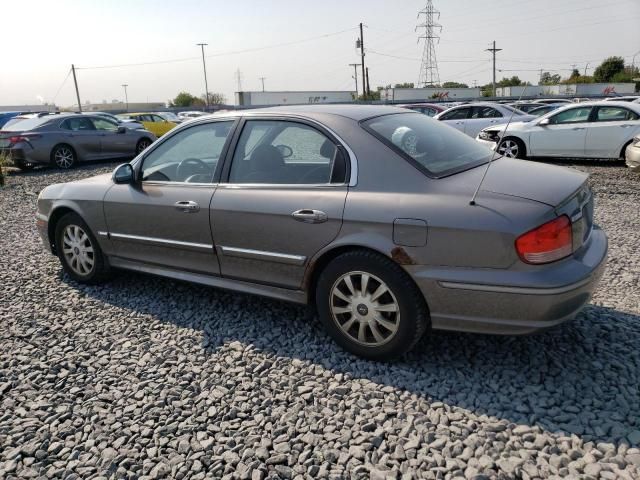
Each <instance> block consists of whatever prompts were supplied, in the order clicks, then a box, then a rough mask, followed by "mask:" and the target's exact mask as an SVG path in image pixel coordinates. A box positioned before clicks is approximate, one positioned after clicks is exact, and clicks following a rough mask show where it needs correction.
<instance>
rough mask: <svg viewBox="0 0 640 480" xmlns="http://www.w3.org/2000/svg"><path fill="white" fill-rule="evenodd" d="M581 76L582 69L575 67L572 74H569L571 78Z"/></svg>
mask: <svg viewBox="0 0 640 480" xmlns="http://www.w3.org/2000/svg"><path fill="white" fill-rule="evenodd" d="M579 76H580V70H578V69H577V68H574V69H573V70H571V75H569V79H571V78H577V77H579Z"/></svg>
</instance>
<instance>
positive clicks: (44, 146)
mask: <svg viewBox="0 0 640 480" xmlns="http://www.w3.org/2000/svg"><path fill="white" fill-rule="evenodd" d="M155 139H156V137H155V136H154V135H153V134H152V133H151V132H149V131H147V130H131V129H128V128H125V127H121V126H119V125H117V124H116V123H114V122H112V121H110V120H108V119H106V118H103V117H99V116H92V115H84V114H69V115H47V114H45V115H36V116H33V117H31V118H25V119H22V120H20V121H18V122H16V123H14V124H12V125H9V126H5V127H4V128H3V129H2V130H0V153H5V154H9V156H10V157H11V159H12V161H13V163H14V164H15V165H16V166H17V167H18V168H20V169H22V170H28V169H30V168H33V167H34V166H35V165H39V164H40V165H47V164H53V165H56V166H58V167H59V168H71V167H72V166H74V165H75V164H76V163H77V162H78V161H83V160H84V161H90V160H100V159H106V158H130V157H133V156H135V155H136V154H138V153H140V152H141V151H143V150H144V149H145V148H147V147H148V146H149V145H151V143H152V142H153V141H154V140H155Z"/></svg>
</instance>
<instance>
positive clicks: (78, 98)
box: [71, 64, 82, 113]
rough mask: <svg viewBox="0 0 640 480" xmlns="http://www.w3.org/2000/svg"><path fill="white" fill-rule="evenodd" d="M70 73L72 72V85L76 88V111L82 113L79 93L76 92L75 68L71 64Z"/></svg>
mask: <svg viewBox="0 0 640 480" xmlns="http://www.w3.org/2000/svg"><path fill="white" fill-rule="evenodd" d="M71 71H72V72H73V84H74V85H75V86H76V99H77V100H78V111H79V112H80V113H82V104H81V103H80V92H79V91H78V80H77V79H76V66H75V65H74V64H71Z"/></svg>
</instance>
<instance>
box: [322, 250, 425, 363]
mask: <svg viewBox="0 0 640 480" xmlns="http://www.w3.org/2000/svg"><path fill="white" fill-rule="evenodd" d="M316 305H317V308H318V315H319V317H320V320H321V321H322V322H323V323H324V326H325V328H326V329H327V331H328V332H329V334H330V335H331V336H332V337H333V339H334V340H335V341H336V342H337V343H338V344H339V345H340V346H341V347H343V348H344V349H345V350H347V351H349V352H351V353H354V354H355V355H358V356H360V357H364V358H368V359H372V360H391V359H393V358H395V357H398V356H401V355H403V354H405V353H406V352H408V351H409V350H411V349H412V348H413V347H414V346H415V344H416V343H417V342H418V340H420V338H421V337H422V335H423V334H424V332H425V330H426V328H427V326H428V324H429V320H428V318H429V314H428V310H427V306H426V302H425V300H424V297H423V296H422V294H421V293H420V291H419V290H418V288H417V286H416V285H415V283H413V281H412V280H411V278H410V277H409V275H408V274H407V273H406V272H405V271H404V270H403V269H402V268H401V267H400V266H399V265H398V264H396V263H394V262H393V261H391V260H389V259H388V258H386V257H384V256H382V255H379V254H376V253H373V252H369V251H364V250H356V251H352V252H347V253H344V254H342V255H340V256H338V257H336V258H335V259H334V260H333V261H331V263H329V265H327V267H326V268H325V269H324V271H323V272H322V273H321V275H320V278H319V280H318V284H317V288H316Z"/></svg>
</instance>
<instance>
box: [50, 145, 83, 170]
mask: <svg viewBox="0 0 640 480" xmlns="http://www.w3.org/2000/svg"><path fill="white" fill-rule="evenodd" d="M51 161H52V162H53V163H54V164H55V165H56V167H58V168H61V169H63V170H68V169H70V168H72V167H73V166H74V165H75V164H76V163H77V162H78V156H77V155H76V152H75V150H74V149H73V148H71V147H70V146H69V145H65V144H61V145H56V146H55V147H54V149H53V150H52V151H51Z"/></svg>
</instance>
